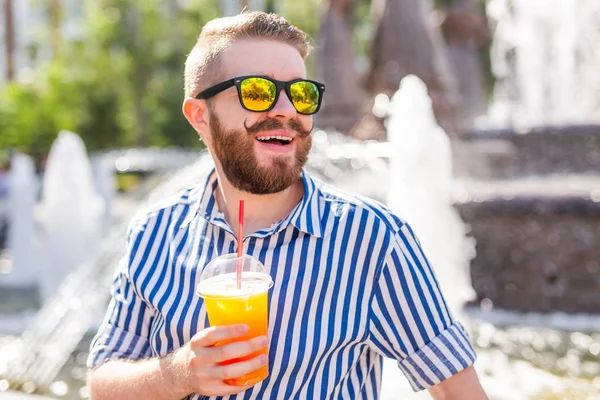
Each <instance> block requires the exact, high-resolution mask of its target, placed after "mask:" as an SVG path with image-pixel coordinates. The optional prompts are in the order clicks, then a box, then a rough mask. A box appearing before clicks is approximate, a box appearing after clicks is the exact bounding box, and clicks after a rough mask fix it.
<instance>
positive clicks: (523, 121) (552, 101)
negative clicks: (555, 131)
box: [487, 0, 600, 127]
mask: <svg viewBox="0 0 600 400" xmlns="http://www.w3.org/2000/svg"><path fill="white" fill-rule="evenodd" d="M487 13H488V16H489V19H490V20H491V21H492V25H495V26H496V28H495V32H494V39H493V43H492V48H491V61H492V70H493V73H494V75H495V77H496V79H497V84H496V87H495V90H494V98H493V100H492V104H491V106H490V111H489V119H490V121H489V122H490V123H491V124H493V125H501V126H502V125H504V126H505V125H515V126H517V127H519V126H523V127H528V126H539V125H552V124H558V125H565V124H581V123H600V74H598V69H599V68H600V1H598V0H490V1H488V5H487Z"/></svg>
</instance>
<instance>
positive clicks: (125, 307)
mask: <svg viewBox="0 0 600 400" xmlns="http://www.w3.org/2000/svg"><path fill="white" fill-rule="evenodd" d="M145 228H146V223H145V222H143V221H139V220H138V221H136V220H134V221H133V222H132V223H131V224H130V227H129V229H128V233H127V251H126V254H125V256H124V257H123V258H122V259H121V261H120V263H119V265H118V266H117V268H116V271H115V274H114V277H113V280H112V287H111V291H110V292H111V300H110V303H109V305H108V309H107V311H106V316H105V317H104V321H103V323H102V325H101V326H100V329H99V330H98V333H97V334H96V336H95V337H94V339H93V340H92V343H91V345H90V354H89V357H88V360H87V366H88V368H94V367H96V366H98V365H101V364H102V363H104V362H106V361H109V360H114V359H142V358H148V357H151V355H152V351H151V349H150V345H149V333H150V325H151V323H152V320H153V318H154V310H153V308H151V307H150V306H149V305H148V304H147V303H146V302H145V301H144V300H143V299H142V298H141V296H140V295H139V293H138V292H137V291H136V288H135V285H134V282H133V279H134V276H133V274H132V266H133V264H140V263H142V262H143V257H140V253H141V252H142V251H141V247H143V241H144V240H145V237H144V236H145V235H144V233H145Z"/></svg>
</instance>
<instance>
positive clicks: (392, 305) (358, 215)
mask: <svg viewBox="0 0 600 400" xmlns="http://www.w3.org/2000/svg"><path fill="white" fill-rule="evenodd" d="M302 181H303V183H304V192H305V193H304V197H303V199H302V201H300V202H299V203H298V205H297V206H296V207H295V209H294V210H293V211H292V212H291V213H290V214H289V215H288V216H287V217H286V218H284V219H283V220H281V221H279V222H277V223H275V224H273V225H272V226H271V227H270V228H269V229H264V230H260V231H258V232H255V233H253V234H251V235H248V236H246V237H245V238H244V239H243V250H244V252H245V253H247V254H250V255H252V256H254V257H257V258H258V259H259V260H260V261H261V262H262V263H263V264H264V265H265V266H266V268H267V270H269V272H270V275H271V277H272V278H273V281H274V286H273V288H272V289H271V292H270V293H269V338H270V345H269V373H270V375H269V377H268V378H267V379H266V380H265V381H263V382H260V383H258V384H257V385H255V386H254V387H253V388H251V389H249V390H247V391H245V392H243V393H240V394H238V395H237V396H230V397H228V398H231V399H377V398H378V397H379V391H380V386H381V373H382V368H383V357H390V358H394V359H396V360H397V361H398V366H399V368H400V370H402V372H403V373H404V375H405V376H406V378H407V379H408V380H409V381H410V384H411V385H412V387H413V389H414V390H422V389H425V388H427V387H430V386H432V385H435V384H437V383H439V382H441V381H443V380H444V379H446V378H448V377H450V376H452V375H454V374H456V373H458V372H459V371H461V370H463V369H465V368H467V367H468V366H470V365H472V364H473V362H474V361H475V352H474V350H473V347H472V345H471V343H470V341H469V339H468V336H467V333H466V332H465V330H464V328H463V327H462V325H460V324H459V323H458V322H456V321H454V320H453V317H452V315H451V314H450V312H449V310H448V307H447V305H446V303H445V301H444V298H443V296H442V294H441V293H440V289H439V286H438V283H437V280H436V278H435V276H434V272H433V270H432V268H431V265H430V264H429V262H428V261H427V258H426V257H425V255H424V254H423V252H422V251H421V247H420V244H419V241H418V240H417V238H416V237H415V235H414V233H413V231H412V230H411V228H410V227H409V225H407V224H406V222H404V221H402V220H401V219H399V218H398V217H397V216H395V215H394V214H392V213H391V212H390V211H389V210H388V209H387V208H386V207H385V206H383V205H381V204H379V203H377V202H375V201H373V200H370V199H366V198H363V197H361V196H356V195H349V194H346V193H342V192H339V191H337V190H335V189H333V188H331V187H330V186H328V185H327V184H325V183H323V182H320V181H318V180H316V179H313V178H311V177H310V176H309V175H308V174H307V173H306V172H305V171H304V172H303V173H302ZM216 189H217V176H216V173H215V171H214V170H213V171H212V172H211V173H210V175H209V176H208V178H207V181H206V184H205V185H204V186H203V187H198V188H194V189H189V190H185V191H183V192H181V193H179V194H178V195H176V196H174V197H172V198H169V199H167V200H166V201H163V202H161V203H160V204H158V205H156V206H154V207H151V208H150V209H147V210H144V211H142V212H140V213H138V215H137V216H136V217H135V218H134V220H133V221H132V223H131V224H130V227H129V230H128V240H127V253H126V255H125V257H124V259H123V261H122V262H121V263H120V265H119V266H118V268H117V271H116V273H115V276H114V280H113V284H112V290H111V294H112V299H111V302H110V304H109V307H108V311H107V314H106V318H105V320H104V322H103V324H102V326H101V327H100V329H99V332H98V333H97V335H96V337H95V338H94V340H93V342H92V344H91V349H90V355H89V359H88V366H89V367H90V368H92V367H94V366H97V365H99V364H101V363H103V362H105V361H107V360H111V359H121V358H126V359H142V358H149V357H157V356H158V357H162V356H165V355H167V354H168V353H169V352H171V351H173V350H174V349H177V348H179V347H180V346H182V345H184V344H185V343H186V342H188V341H189V340H190V338H191V337H192V336H193V335H194V334H195V333H196V332H198V331H200V330H202V329H204V328H206V327H208V326H209V324H208V319H207V316H206V309H205V306H204V304H203V300H202V299H201V298H200V297H198V296H197V295H196V294H195V290H194V289H195V286H196V283H197V279H198V278H199V276H200V273H201V271H202V269H203V267H204V266H205V265H207V264H208V263H209V262H210V260H212V259H213V258H215V257H217V256H219V255H221V254H226V253H233V252H235V251H236V248H237V239H236V235H235V233H234V232H233V230H232V229H231V227H230V226H229V225H228V224H227V222H226V221H225V219H224V216H223V214H222V213H221V212H220V211H219V209H218V206H217V204H216V201H215V191H216ZM188 398H189V399H201V398H202V399H204V398H208V397H204V396H199V395H190V396H189V397H188Z"/></svg>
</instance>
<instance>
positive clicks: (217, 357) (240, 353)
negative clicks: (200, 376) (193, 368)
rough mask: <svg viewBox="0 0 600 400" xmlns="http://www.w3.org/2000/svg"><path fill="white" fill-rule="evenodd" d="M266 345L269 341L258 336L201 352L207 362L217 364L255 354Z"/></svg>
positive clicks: (264, 337)
mask: <svg viewBox="0 0 600 400" xmlns="http://www.w3.org/2000/svg"><path fill="white" fill-rule="evenodd" d="M268 345H269V339H268V338H267V337H266V336H259V337H255V338H252V339H250V340H245V341H243V342H235V343H231V344H226V345H223V346H216V347H211V348H206V349H203V351H204V354H205V356H206V358H207V359H208V360H209V361H212V362H214V363H219V362H222V361H227V360H233V359H234V358H240V357H244V356H247V355H249V354H252V353H256V352H257V351H259V350H262V349H264V348H265V347H267V346H268Z"/></svg>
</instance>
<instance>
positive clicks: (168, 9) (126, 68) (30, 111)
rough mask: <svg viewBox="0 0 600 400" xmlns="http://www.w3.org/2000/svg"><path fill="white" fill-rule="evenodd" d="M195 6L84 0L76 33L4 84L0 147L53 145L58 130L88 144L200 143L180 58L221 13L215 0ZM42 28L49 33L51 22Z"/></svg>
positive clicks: (96, 146) (32, 148)
mask: <svg viewBox="0 0 600 400" xmlns="http://www.w3.org/2000/svg"><path fill="white" fill-rule="evenodd" d="M191 3H192V2H190V6H188V7H187V8H186V7H184V6H179V5H178V3H177V2H175V1H168V2H167V1H161V0H145V1H143V2H140V1H136V0H97V1H94V2H85V4H86V6H85V10H84V13H83V14H84V17H83V20H82V21H80V22H81V27H82V31H81V33H80V35H79V36H77V38H76V39H70V40H63V42H62V43H61V48H60V52H59V56H58V57H55V58H54V59H53V60H52V61H50V62H47V63H46V64H43V65H38V66H37V67H36V70H35V72H34V74H33V78H32V79H30V82H27V83H24V82H19V83H12V84H9V85H5V86H4V87H0V152H1V151H2V150H6V149H9V148H19V149H21V150H22V151H25V152H28V153H30V154H35V153H40V152H41V153H44V152H47V151H48V150H49V147H50V145H51V143H52V141H53V139H54V138H55V137H56V135H57V134H58V132H59V131H60V130H61V129H68V130H72V131H74V132H77V133H78V134H80V135H81V136H82V138H83V139H84V141H85V143H86V146H87V147H88V149H90V150H95V149H103V148H108V147H116V146H133V145H157V146H166V145H181V146H201V143H200V142H199V141H198V136H197V134H196V133H195V132H194V131H193V129H192V128H191V127H190V126H189V124H188V123H187V121H186V120H185V118H184V117H183V115H182V113H181V102H182V100H183V62H184V60H185V58H186V55H187V53H188V52H189V49H190V48H191V47H192V46H193V44H194V42H195V39H196V37H197V35H198V34H199V32H200V28H201V27H202V25H203V24H204V23H206V22H207V21H208V20H210V19H212V18H215V17H217V16H218V14H219V11H218V0H199V1H194V2H193V7H192V5H191ZM40 7H43V5H42V4H40ZM44 10H45V9H44ZM44 29H45V30H46V31H47V32H46V33H47V35H48V34H49V33H48V32H49V29H50V27H49V23H48V25H47V26H46V27H45V28H44ZM63 39H64V38H63ZM41 42H42V40H40V43H31V44H30V45H29V47H30V48H32V49H39V48H40V47H41V46H42V44H43V43H41Z"/></svg>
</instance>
